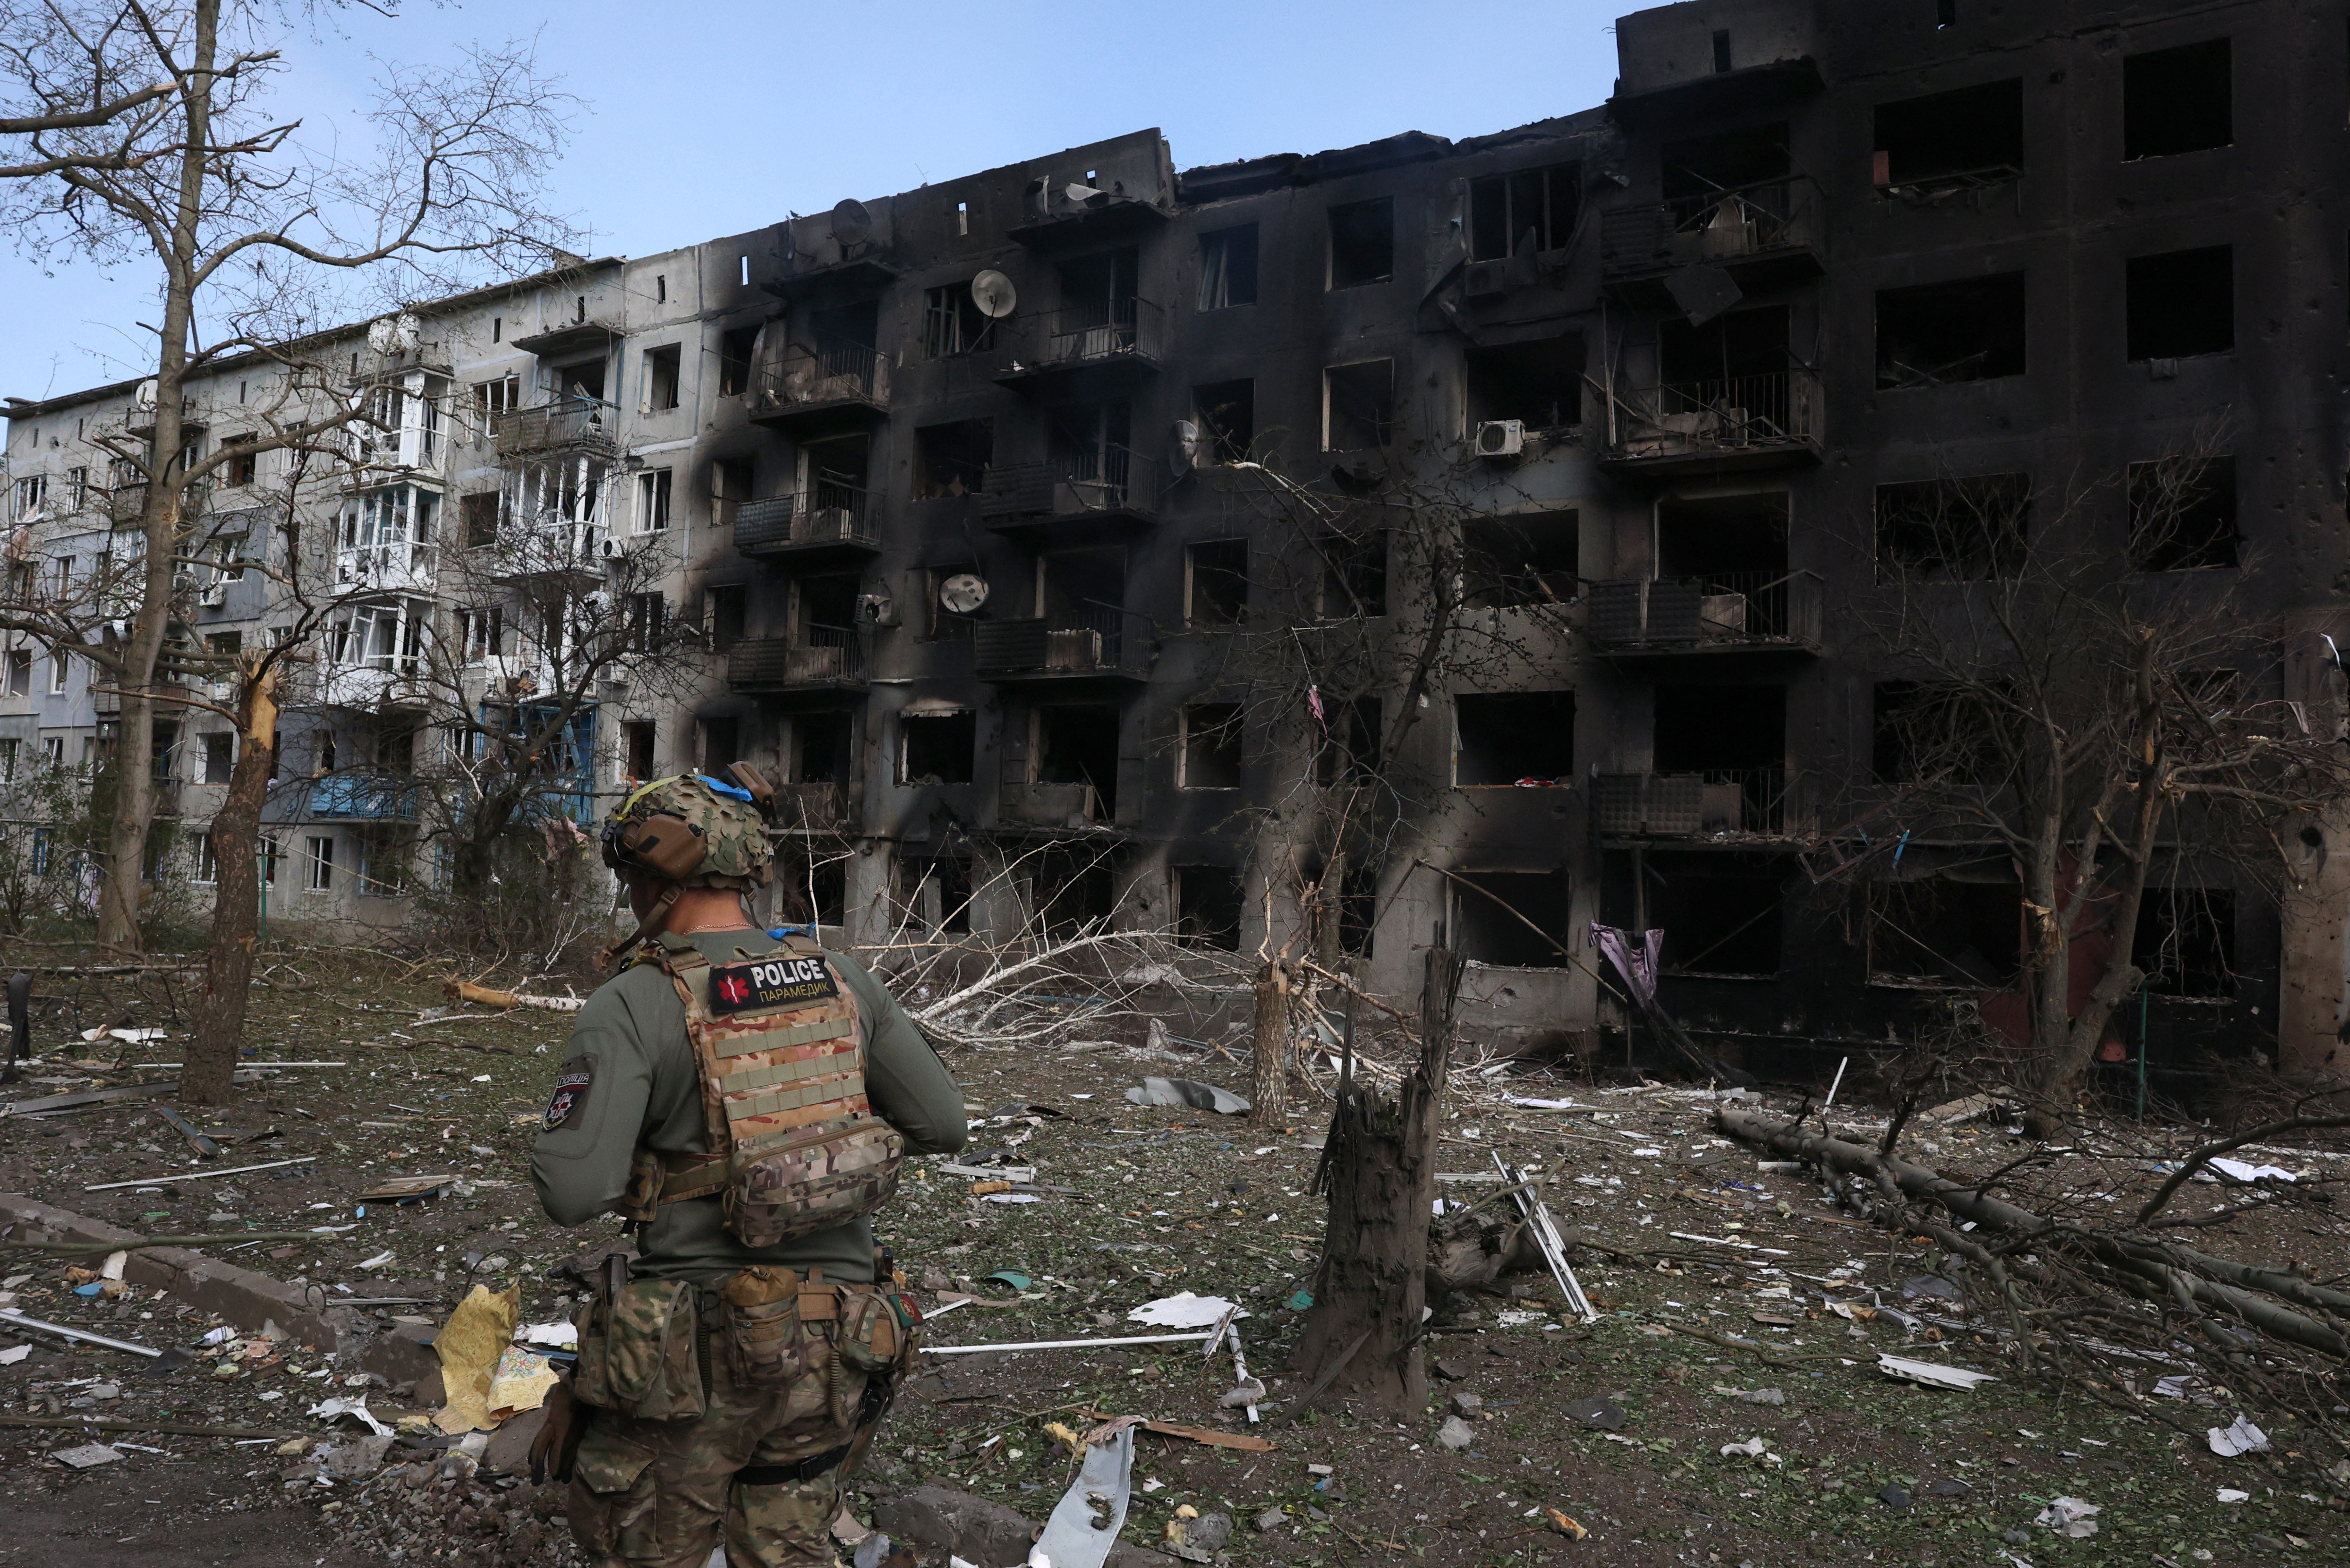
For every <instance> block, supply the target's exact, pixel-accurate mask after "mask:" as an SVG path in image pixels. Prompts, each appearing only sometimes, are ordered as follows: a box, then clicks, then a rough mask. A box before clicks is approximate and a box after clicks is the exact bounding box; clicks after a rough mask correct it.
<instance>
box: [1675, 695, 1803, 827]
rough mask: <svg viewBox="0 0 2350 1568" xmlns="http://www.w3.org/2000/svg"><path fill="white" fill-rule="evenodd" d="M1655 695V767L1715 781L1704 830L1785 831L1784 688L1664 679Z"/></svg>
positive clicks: (1703, 815) (1705, 800)
mask: <svg viewBox="0 0 2350 1568" xmlns="http://www.w3.org/2000/svg"><path fill="white" fill-rule="evenodd" d="M1654 702H1655V714H1656V718H1655V724H1654V729H1653V731H1652V754H1653V761H1654V766H1655V770H1656V771H1657V772H1658V773H1659V774H1697V775H1699V776H1700V777H1701V778H1702V779H1703V780H1704V781H1705V784H1707V785H1708V786H1709V787H1708V788H1707V790H1706V792H1705V794H1704V795H1703V797H1702V800H1701V804H1700V823H1699V826H1700V831H1702V832H1705V833H1780V832H1783V831H1785V828H1786V784H1787V692H1786V688H1784V687H1782V686H1750V685H1738V686H1704V685H1696V684H1680V683H1659V685H1658V686H1657V687H1656V688H1655V689H1654Z"/></svg>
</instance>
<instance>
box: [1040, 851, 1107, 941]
mask: <svg viewBox="0 0 2350 1568" xmlns="http://www.w3.org/2000/svg"><path fill="white" fill-rule="evenodd" d="M1031 864H1032V865H1033V867H1035V869H1034V870H1033V871H1032V872H1031V873H1030V876H1029V884H1028V886H1029V895H1030V897H1031V898H1033V899H1034V900H1035V918H1036V923H1037V924H1038V925H1039V926H1041V927H1042V928H1043V929H1044V930H1045V934H1046V935H1048V936H1066V935H1068V934H1070V933H1072V932H1074V931H1076V929H1077V928H1079V927H1080V926H1094V927H1100V926H1104V925H1107V923H1108V921H1109V918H1110V916H1111V914H1112V913H1114V912H1115V911H1116V909H1117V908H1118V900H1117V896H1116V895H1117V883H1116V879H1115V878H1114V877H1113V876H1112V871H1111V867H1110V865H1109V863H1108V862H1107V860H1105V859H1103V858H1102V857H1101V856H1100V855H1099V854H1097V853H1094V852H1089V851H1087V850H1081V849H1046V850H1044V851H1041V852H1040V853H1039V854H1038V855H1037V856H1036V857H1035V860H1034V861H1033V862H1031Z"/></svg>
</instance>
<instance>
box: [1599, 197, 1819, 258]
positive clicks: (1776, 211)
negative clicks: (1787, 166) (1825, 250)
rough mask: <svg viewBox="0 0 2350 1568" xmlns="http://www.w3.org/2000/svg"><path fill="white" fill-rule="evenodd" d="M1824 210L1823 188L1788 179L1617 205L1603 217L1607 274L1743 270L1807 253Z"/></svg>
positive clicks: (1601, 228)
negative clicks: (1694, 267) (1701, 266)
mask: <svg viewBox="0 0 2350 1568" xmlns="http://www.w3.org/2000/svg"><path fill="white" fill-rule="evenodd" d="M1819 206H1820V201H1819V190H1818V187H1816V186H1815V185H1814V184H1813V183H1812V182H1811V181H1810V180H1808V179H1805V178H1804V177H1802V176H1799V175H1789V176H1786V177H1784V178H1782V179H1777V180H1766V181H1763V182H1760V183H1757V184H1752V185H1742V186H1739V187H1738V188H1736V189H1735V190H1729V191H1708V192H1703V193H1701V194H1699V195H1694V196H1677V197H1675V198H1673V199H1672V200H1671V201H1669V202H1659V203H1657V204H1656V205H1654V206H1643V207H1623V208H1618V209H1617V210H1616V211H1614V212H1611V213H1602V214H1601V216H1600V219H1599V268H1600V273H1601V275H1602V276H1604V277H1607V278H1618V277H1626V276H1632V275H1639V274H1642V273H1659V272H1667V271H1670V270H1671V269H1672V268H1674V267H1679V266H1688V265H1691V264H1693V263H1700V262H1703V263H1710V264H1712V265H1717V266H1722V265H1727V266H1731V267H1732V268H1736V267H1738V266H1739V265H1741V264H1745V263H1752V262H1753V261H1757V260H1763V259H1768V258H1773V257H1784V256H1793V255H1801V254H1807V253H1809V252H1811V251H1813V250H1814V248H1815V247H1816V245H1817V244H1818V239H1819V232H1820V229H1819Z"/></svg>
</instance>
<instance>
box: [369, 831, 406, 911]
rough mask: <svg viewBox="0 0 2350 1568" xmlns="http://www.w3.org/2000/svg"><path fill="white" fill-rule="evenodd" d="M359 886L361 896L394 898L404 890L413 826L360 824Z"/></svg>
mask: <svg viewBox="0 0 2350 1568" xmlns="http://www.w3.org/2000/svg"><path fill="white" fill-rule="evenodd" d="M358 849H359V864H358V866H357V867H355V869H356V870H357V871H358V873H359V878H358V880H359V893H360V895H361V896H362V897H366V898H398V897H400V895H401V894H403V893H405V892H407V891H408V873H409V869H410V867H411V866H413V865H414V864H415V860H416V829H415V828H413V827H411V826H398V827H363V828H361V829H359V845H358Z"/></svg>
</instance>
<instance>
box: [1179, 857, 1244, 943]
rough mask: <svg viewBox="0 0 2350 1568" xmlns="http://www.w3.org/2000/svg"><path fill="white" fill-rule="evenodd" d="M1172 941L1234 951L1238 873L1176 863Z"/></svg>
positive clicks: (1237, 934) (1238, 932) (1238, 935)
mask: <svg viewBox="0 0 2350 1568" xmlns="http://www.w3.org/2000/svg"><path fill="white" fill-rule="evenodd" d="M1173 876H1174V879H1175V940H1177V941H1180V942H1184V943H1187V944H1189V945H1190V946H1192V947H1197V948H1221V949H1222V950H1224V951H1226V952H1238V951H1239V950H1240V945H1241V874H1240V873H1239V872H1238V871H1235V870H1234V869H1232V867H1229V866H1178V867H1174V868H1173Z"/></svg>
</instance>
